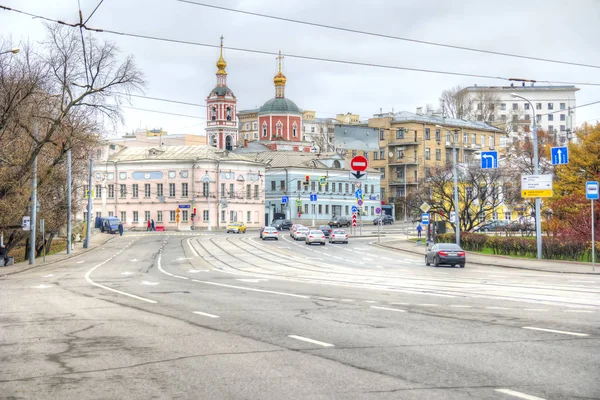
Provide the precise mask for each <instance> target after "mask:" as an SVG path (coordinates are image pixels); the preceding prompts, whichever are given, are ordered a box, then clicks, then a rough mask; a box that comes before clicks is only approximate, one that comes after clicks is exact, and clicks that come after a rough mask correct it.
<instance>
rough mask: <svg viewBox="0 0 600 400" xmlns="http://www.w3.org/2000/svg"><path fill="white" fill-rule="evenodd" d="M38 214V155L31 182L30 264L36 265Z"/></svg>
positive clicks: (36, 124)
mask: <svg viewBox="0 0 600 400" xmlns="http://www.w3.org/2000/svg"><path fill="white" fill-rule="evenodd" d="M33 136H34V137H35V138H36V140H37V137H38V122H37V121H35V122H34V123H33ZM36 216H37V155H36V156H35V157H34V158H33V180H32V184H31V223H30V224H31V231H29V264H30V265H35V233H36Z"/></svg>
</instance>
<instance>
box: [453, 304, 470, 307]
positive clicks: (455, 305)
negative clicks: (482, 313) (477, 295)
mask: <svg viewBox="0 0 600 400" xmlns="http://www.w3.org/2000/svg"><path fill="white" fill-rule="evenodd" d="M450 307H453V308H473V306H462V305H460V304H452V305H451V306H450Z"/></svg>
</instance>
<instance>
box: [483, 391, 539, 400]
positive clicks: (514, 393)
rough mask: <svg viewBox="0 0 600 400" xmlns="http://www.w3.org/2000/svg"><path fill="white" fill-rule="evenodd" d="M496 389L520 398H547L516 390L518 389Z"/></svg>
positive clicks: (535, 399) (536, 399) (528, 399)
mask: <svg viewBox="0 0 600 400" xmlns="http://www.w3.org/2000/svg"><path fill="white" fill-rule="evenodd" d="M494 390H495V391H496V392H500V393H504V394H507V395H509V396H514V397H518V398H520V399H525V400H545V399H543V398H541V397H536V396H532V395H530V394H525V393H521V392H516V391H514V390H510V389H494Z"/></svg>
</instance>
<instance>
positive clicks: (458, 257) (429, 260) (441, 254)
mask: <svg viewBox="0 0 600 400" xmlns="http://www.w3.org/2000/svg"><path fill="white" fill-rule="evenodd" d="M465 262H466V256H465V251H464V250H463V249H461V248H460V246H459V245H457V244H454V243H437V244H434V245H433V247H431V249H429V250H428V251H427V253H425V265H428V266H429V265H431V264H433V266H434V267H439V266H440V265H451V266H452V265H458V266H460V267H461V268H464V267H465Z"/></svg>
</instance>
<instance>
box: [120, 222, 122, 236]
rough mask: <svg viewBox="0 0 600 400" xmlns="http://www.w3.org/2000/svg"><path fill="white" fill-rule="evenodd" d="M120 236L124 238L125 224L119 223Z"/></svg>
mask: <svg viewBox="0 0 600 400" xmlns="http://www.w3.org/2000/svg"><path fill="white" fill-rule="evenodd" d="M119 236H123V223H122V222H119Z"/></svg>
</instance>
